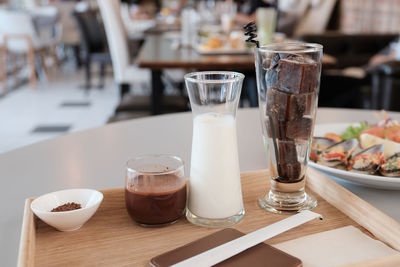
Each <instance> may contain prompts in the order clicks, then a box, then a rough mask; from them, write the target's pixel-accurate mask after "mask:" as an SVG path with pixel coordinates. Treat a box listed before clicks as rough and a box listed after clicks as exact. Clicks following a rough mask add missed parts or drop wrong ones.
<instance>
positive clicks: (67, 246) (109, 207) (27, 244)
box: [18, 168, 400, 266]
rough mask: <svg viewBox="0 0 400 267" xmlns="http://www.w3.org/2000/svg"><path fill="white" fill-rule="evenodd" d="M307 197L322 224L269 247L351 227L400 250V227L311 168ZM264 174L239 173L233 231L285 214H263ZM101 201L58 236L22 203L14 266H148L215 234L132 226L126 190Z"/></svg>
mask: <svg viewBox="0 0 400 267" xmlns="http://www.w3.org/2000/svg"><path fill="white" fill-rule="evenodd" d="M308 176H309V178H308V179H307V188H306V190H307V192H309V193H311V194H313V195H314V196H315V197H316V198H317V200H318V206H317V207H316V208H315V212H318V213H320V214H322V215H323V216H324V220H322V221H320V220H314V221H311V222H308V223H306V224H304V225H302V226H299V227H297V228H294V229H292V230H290V231H287V232H285V233H283V234H281V235H279V236H276V237H274V238H272V239H270V240H268V241H267V243H269V244H275V243H280V242H283V241H287V240H290V239H294V238H298V237H301V236H305V235H310V234H314V233H318V232H322V231H327V230H331V229H335V228H339V227H343V226H346V225H354V226H356V227H358V228H359V229H361V230H362V231H363V232H364V233H367V234H369V235H371V236H373V237H374V238H376V239H379V240H381V241H383V242H384V243H386V244H387V245H389V246H391V247H392V248H394V249H396V250H400V224H399V223H398V222H397V221H395V220H394V219H392V218H391V217H389V216H387V215H385V214H384V213H382V212H381V211H379V210H377V209H376V208H374V207H373V206H371V205H369V204H368V203H366V202H365V201H363V200H362V199H360V198H358V197H357V196H355V195H354V194H352V193H351V192H349V191H347V190H346V189H344V188H343V187H341V186H340V185H338V184H336V183H335V182H333V181H332V180H330V179H329V178H327V177H326V176H324V175H322V174H320V173H319V172H317V171H315V170H313V169H311V168H309V171H308ZM267 177H268V172H267V171H254V172H247V173H242V189H243V194H244V196H243V198H244V205H245V210H246V215H245V217H244V219H242V221H240V222H239V223H238V224H236V225H235V226H234V227H233V228H236V229H238V230H239V231H242V232H244V233H249V232H252V231H254V230H256V229H259V228H261V227H263V226H266V225H268V224H271V223H273V222H276V221H279V220H282V219H283V218H286V217H287V216H288V215H279V214H272V213H269V212H266V211H265V210H263V209H261V208H260V207H259V206H258V203H257V199H258V198H259V197H260V196H263V195H265V194H266V192H267V186H268V187H269V185H268V183H269V179H267ZM102 192H103V194H104V200H103V203H102V204H101V206H100V208H99V210H98V211H97V213H96V214H95V215H94V216H93V217H92V218H91V219H90V220H89V221H88V222H87V223H86V224H85V225H84V226H83V227H82V228H81V229H80V230H78V231H74V232H59V231H57V230H55V229H54V228H52V227H50V226H48V225H47V224H45V223H43V222H42V221H41V220H40V219H38V218H36V217H35V216H34V215H33V213H32V212H31V210H30V204H31V202H32V200H33V198H30V199H27V200H26V203H25V214H24V220H23V225H22V233H21V241H20V249H19V259H18V266H60V265H62V266H66V265H69V266H82V265H84V266H88V265H89V266H94V265H95V266H126V265H129V266H148V265H149V260H150V259H151V258H152V257H154V256H157V255H159V254H161V253H164V252H166V251H169V250H171V249H174V248H177V247H180V246H182V245H184V244H186V243H188V242H191V241H194V240H196V239H198V238H200V237H203V236H206V235H208V234H211V233H213V232H215V231H218V229H212V228H204V227H198V226H195V225H193V224H190V223H189V222H188V221H186V220H185V219H184V218H182V219H181V220H179V221H178V222H177V223H175V224H173V225H170V226H165V227H159V228H144V227H140V226H138V225H136V224H135V223H134V222H133V221H132V220H131V218H130V217H129V215H128V213H127V212H126V210H125V199H124V189H122V188H118V189H107V190H102ZM382 263H387V264H388V265H387V266H389V265H391V266H394V265H397V266H400V256H399V255H395V256H391V257H387V258H384V259H378V260H375V261H370V262H369V263H368V264H367V263H365V262H364V263H362V265H359V266H382Z"/></svg>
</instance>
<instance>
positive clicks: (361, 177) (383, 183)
mask: <svg viewBox="0 0 400 267" xmlns="http://www.w3.org/2000/svg"><path fill="white" fill-rule="evenodd" d="M350 125H354V124H351V123H326V124H317V125H315V130H314V136H324V134H325V133H328V132H331V133H337V134H341V133H343V132H344V130H345V129H346V128H347V127H348V126H350ZM308 164H309V165H310V166H311V167H313V168H315V169H318V170H319V171H322V172H324V173H325V174H328V175H332V176H335V177H337V178H340V179H343V180H346V181H350V182H353V183H356V184H360V185H364V186H368V187H373V188H380V189H389V190H400V178H392V177H385V176H378V175H368V174H360V173H354V172H349V171H344V170H339V169H335V168H331V167H327V166H323V165H320V164H317V163H314V162H312V161H310V162H309V163H308Z"/></svg>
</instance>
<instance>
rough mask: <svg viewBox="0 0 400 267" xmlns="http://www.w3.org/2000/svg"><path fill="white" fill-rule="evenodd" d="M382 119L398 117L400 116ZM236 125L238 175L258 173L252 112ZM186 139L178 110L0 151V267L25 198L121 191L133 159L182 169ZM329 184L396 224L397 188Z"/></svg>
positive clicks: (259, 150)
mask: <svg viewBox="0 0 400 267" xmlns="http://www.w3.org/2000/svg"><path fill="white" fill-rule="evenodd" d="M389 115H390V116H392V117H393V118H396V119H398V120H400V113H389ZM360 120H369V121H374V120H375V118H374V116H373V114H372V112H371V111H362V110H349V109H324V108H321V109H319V111H318V118H317V123H328V122H329V123H334V122H358V121H360ZM237 126H238V146H239V155H240V167H241V171H249V170H255V169H263V168H266V166H267V162H266V156H265V152H264V146H263V141H262V137H261V127H260V118H259V113H258V109H243V110H239V112H238V115H237ZM191 138H192V117H191V113H181V114H173V115H162V116H157V117H151V118H145V119H136V120H131V121H126V122H121V123H114V124H109V125H106V126H102V127H99V128H95V129H92V130H87V131H83V132H78V133H74V134H70V135H65V136H61V137H58V138H55V139H52V140H48V141H44V142H41V143H37V144H34V145H31V146H27V147H24V148H20V149H17V150H14V151H11V152H8V153H5V154H1V155H0V181H1V186H0V203H1V216H0V259H1V260H0V261H1V262H2V263H1V264H0V265H1V266H14V265H15V263H16V259H17V253H18V244H19V236H20V229H21V223H22V215H23V207H24V200H25V199H26V198H28V197H32V196H39V195H42V194H44V193H47V192H51V191H55V190H61V189H67V188H79V187H80V188H82V187H84V188H94V189H102V188H110V187H122V186H123V185H124V172H125V169H124V165H125V162H126V161H127V159H129V158H132V157H135V156H138V155H140V154H149V153H170V154H174V155H177V156H180V157H181V158H183V160H184V161H185V162H186V171H187V170H188V168H187V167H188V165H189V163H190V150H191ZM187 173H188V172H187ZM336 181H338V182H340V183H341V184H342V185H344V186H345V187H346V188H348V189H349V190H350V191H352V192H353V193H355V194H357V195H358V196H360V197H361V198H363V199H364V200H366V201H368V202H369V203H371V204H372V205H374V206H376V207H377V208H379V209H381V210H382V211H384V212H385V213H387V214H388V215H390V216H392V217H393V218H395V219H396V220H398V221H400V209H399V208H398V203H400V192H399V191H387V190H377V189H370V188H366V187H361V186H357V185H353V184H350V183H346V182H342V181H339V180H336Z"/></svg>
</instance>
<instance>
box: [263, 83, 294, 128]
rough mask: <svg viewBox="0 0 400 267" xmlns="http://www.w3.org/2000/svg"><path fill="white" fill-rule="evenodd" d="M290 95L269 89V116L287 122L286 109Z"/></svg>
mask: <svg viewBox="0 0 400 267" xmlns="http://www.w3.org/2000/svg"><path fill="white" fill-rule="evenodd" d="M289 98H290V95H289V94H287V93H284V92H280V91H278V90H277V89H276V88H273V87H271V88H268V90H267V115H268V116H271V117H273V118H274V119H276V120H278V121H284V120H286V107H287V104H288V101H289Z"/></svg>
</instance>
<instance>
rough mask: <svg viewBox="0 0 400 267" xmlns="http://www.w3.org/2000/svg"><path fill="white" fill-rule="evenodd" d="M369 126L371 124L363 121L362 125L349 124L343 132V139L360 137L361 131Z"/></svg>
mask: <svg viewBox="0 0 400 267" xmlns="http://www.w3.org/2000/svg"><path fill="white" fill-rule="evenodd" d="M368 128H369V125H368V124H367V123H365V122H363V121H361V122H360V126H352V125H351V126H349V127H347V128H346V130H345V131H344V133H343V134H342V138H343V140H348V139H352V138H358V136H359V135H360V133H361V132H362V131H364V130H366V129H368Z"/></svg>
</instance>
